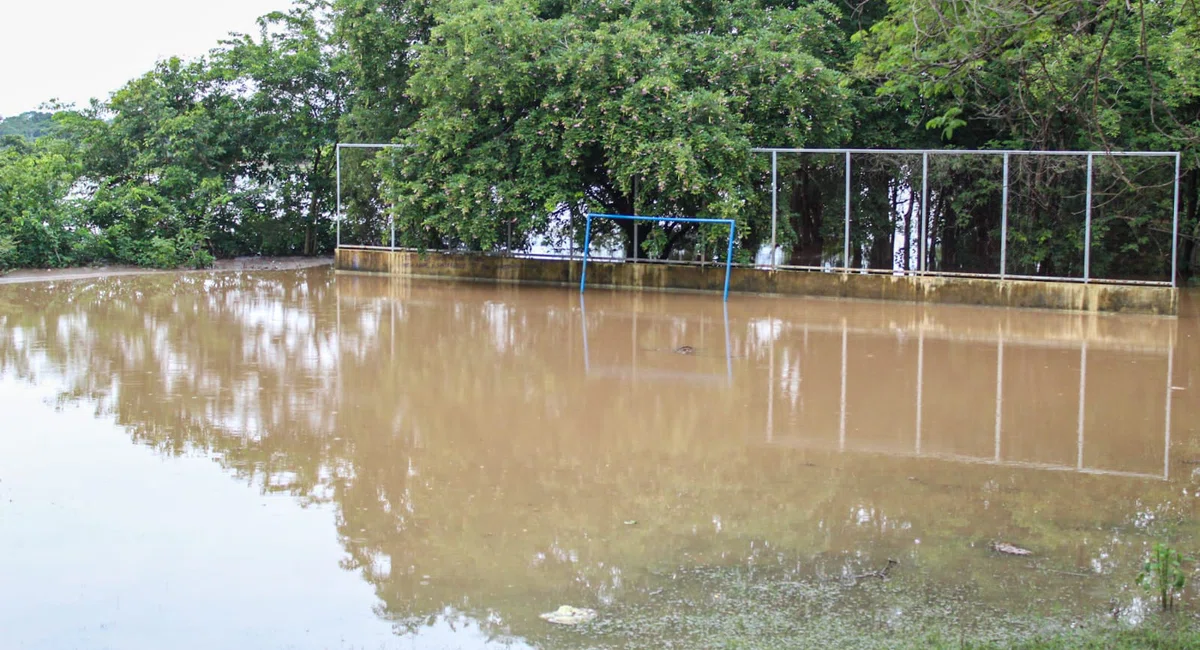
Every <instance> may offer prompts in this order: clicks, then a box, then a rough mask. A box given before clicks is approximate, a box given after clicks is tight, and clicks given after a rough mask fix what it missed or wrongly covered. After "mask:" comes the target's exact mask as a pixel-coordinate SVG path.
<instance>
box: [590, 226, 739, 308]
mask: <svg viewBox="0 0 1200 650" xmlns="http://www.w3.org/2000/svg"><path fill="white" fill-rule="evenodd" d="M593 219H616V220H623V221H654V222H661V221H667V222H671V223H722V224H725V225H727V226H729V251H728V253H726V255H725V294H724V298H723V300H724V301H725V302H729V271H730V269H732V268H733V233H734V231H735V230H736V228H737V222H736V221H734V220H733V219H700V218H696V217H661V216H659V217H655V216H633V215H629V214H600V213H597V212H589V213H588V215H587V229H586V230H584V234H583V272H582V273H581V274H580V276H579V293H583V290H584V289H585V288H586V287H587V265H588V248H590V247H591V244H592V220H593ZM634 246H637V242H634Z"/></svg>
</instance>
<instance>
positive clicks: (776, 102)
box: [383, 0, 849, 256]
mask: <svg viewBox="0 0 1200 650" xmlns="http://www.w3.org/2000/svg"><path fill="white" fill-rule="evenodd" d="M435 18H436V25H435V27H434V28H433V29H432V30H431V32H430V36H429V41H428V43H426V44H424V45H421V46H419V47H418V48H417V55H416V60H417V64H416V70H415V72H414V73H413V75H412V77H411V80H410V83H409V96H410V97H411V99H412V100H413V101H414V103H415V104H416V105H417V106H418V107H419V109H420V112H419V116H418V117H417V119H416V121H415V122H414V124H413V126H412V127H411V128H410V129H408V130H407V131H405V132H402V133H401V134H399V135H400V136H401V141H402V142H404V143H406V144H408V145H409V146H410V148H409V149H407V150H405V151H404V153H403V154H399V155H397V156H395V158H394V160H393V163H392V164H391V165H390V166H388V167H386V168H385V169H384V171H383V176H384V181H385V184H386V188H387V189H386V196H387V200H388V201H389V202H390V203H391V204H393V205H394V206H395V208H394V210H395V213H396V217H397V219H398V221H399V224H400V229H401V231H402V232H403V233H404V235H405V237H407V238H409V241H411V243H415V244H418V245H423V244H427V243H428V242H429V240H428V239H427V233H434V234H435V235H436V237H435V239H439V240H440V242H439V243H440V244H442V245H451V246H453V245H463V246H467V247H470V248H475V249H485V250H486V249H489V248H491V247H492V246H494V245H495V244H496V243H497V242H498V241H500V240H501V238H502V233H504V232H505V228H506V227H507V225H508V224H510V223H511V224H513V225H514V230H515V231H517V232H520V233H538V232H544V231H545V230H546V229H547V228H548V226H549V224H550V215H553V214H554V213H556V212H560V211H569V212H572V213H575V214H578V213H580V212H582V211H583V210H584V208H585V206H587V207H590V208H591V209H594V210H597V211H599V210H604V211H615V212H622V213H632V212H638V213H642V214H661V215H668V216H669V215H679V216H683V215H705V216H713V217H723V218H735V219H738V220H739V221H740V223H741V226H740V231H741V232H742V234H743V235H746V234H748V233H749V231H750V230H751V229H754V228H759V229H761V227H762V224H761V223H758V224H752V223H750V222H749V219H748V218H747V213H748V210H747V209H746V207H747V204H748V203H749V202H751V201H754V200H760V199H759V198H758V194H759V193H756V192H753V191H752V189H751V188H752V187H753V182H752V181H751V179H752V177H753V173H752V169H753V167H752V164H751V159H750V154H749V149H750V147H751V146H752V145H754V144H760V143H763V142H788V143H792V144H797V145H799V144H805V143H807V144H831V143H835V142H839V141H842V140H844V139H846V138H847V137H848V129H847V126H848V124H847V121H848V118H849V115H848V111H847V110H846V107H845V100H846V96H847V95H846V92H845V90H844V88H843V87H842V86H841V85H840V82H841V81H842V76H841V75H840V73H838V72H837V71H836V70H835V69H834V68H833V67H831V66H830V65H828V64H826V63H825V62H824V61H823V59H822V57H823V56H827V55H828V54H829V53H831V52H834V51H835V50H837V49H838V44H837V43H836V41H835V40H834V39H833V38H832V36H833V34H835V33H836V25H835V21H836V18H837V12H836V10H834V8H833V7H832V6H831V5H828V4H826V3H814V4H811V5H805V6H803V7H800V8H795V9H782V8H772V7H767V6H764V4H763V3H759V2H750V1H743V2H734V3H725V4H720V5H714V6H707V5H706V6H703V7H699V6H692V5H690V4H687V3H681V2H671V1H668V2H650V1H639V2H634V3H631V4H630V5H628V6H625V5H622V6H620V7H619V8H618V7H608V6H607V5H593V4H591V3H584V4H581V5H578V6H577V7H573V8H568V7H560V6H558V5H547V6H543V7H538V6H533V5H529V4H528V3H523V2H516V1H512V0H510V1H509V2H505V3H500V4H490V3H481V2H472V1H459V2H454V3H450V4H447V5H444V6H442V7H441V8H440V9H439V10H437V11H436V12H435ZM628 227H629V228H630V229H632V226H628ZM647 230H649V229H643V232H645V231H647ZM686 234H687V231H685V230H684V229H682V228H680V229H675V230H673V231H671V232H670V233H668V234H667V235H666V241H665V243H664V244H662V245H661V246H660V247H659V251H658V252H659V254H660V255H663V256H665V255H667V254H669V253H670V251H671V249H672V247H673V246H675V245H677V244H678V243H680V242H681V240H682V238H683V237H684V236H685V235H686ZM711 235H712V236H713V237H714V238H716V237H717V236H718V234H717V233H716V232H715V231H714V232H713V233H711ZM649 236H650V235H649V233H646V234H645V235H644V236H643V237H642V238H641V239H642V241H639V242H638V244H639V245H644V244H645V239H646V237H649ZM631 245H632V244H631Z"/></svg>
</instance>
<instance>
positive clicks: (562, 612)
mask: <svg viewBox="0 0 1200 650" xmlns="http://www.w3.org/2000/svg"><path fill="white" fill-rule="evenodd" d="M541 617H542V620H544V621H547V622H549V623H554V624H556V625H579V624H580V623H587V622H588V621H590V620H592V619H594V618H596V610H594V609H588V608H586V607H571V606H570V605H563V606H562V607H559V608H558V609H556V610H554V611H553V612H547V613H545V614H542V615H541Z"/></svg>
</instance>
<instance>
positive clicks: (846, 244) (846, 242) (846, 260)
mask: <svg viewBox="0 0 1200 650" xmlns="http://www.w3.org/2000/svg"><path fill="white" fill-rule="evenodd" d="M842 268H844V269H846V270H847V271H849V270H850V152H849V151H847V152H846V224H845V230H844V231H843V233H842Z"/></svg>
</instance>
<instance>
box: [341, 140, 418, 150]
mask: <svg viewBox="0 0 1200 650" xmlns="http://www.w3.org/2000/svg"><path fill="white" fill-rule="evenodd" d="M410 146H411V145H407V144H402V143H397V142H339V143H337V148H338V149H380V148H383V149H407V148H409V147H410Z"/></svg>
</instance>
